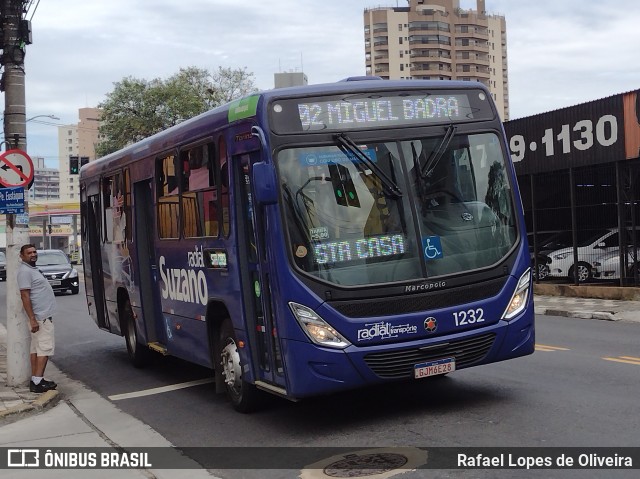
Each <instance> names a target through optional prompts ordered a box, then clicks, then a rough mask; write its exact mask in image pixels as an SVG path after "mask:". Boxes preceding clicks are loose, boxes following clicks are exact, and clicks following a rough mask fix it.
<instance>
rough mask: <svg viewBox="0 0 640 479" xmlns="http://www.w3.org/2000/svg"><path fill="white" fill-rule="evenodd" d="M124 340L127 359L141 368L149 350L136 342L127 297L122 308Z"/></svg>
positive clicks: (133, 321) (133, 323) (132, 316)
mask: <svg viewBox="0 0 640 479" xmlns="http://www.w3.org/2000/svg"><path fill="white" fill-rule="evenodd" d="M122 314H123V321H122V324H123V327H124V340H125V342H126V343H127V353H128V354H129V360H130V361H131V363H132V364H133V365H134V366H135V367H136V368H141V367H143V366H145V365H146V364H147V363H148V360H149V353H150V351H149V350H148V349H146V348H145V347H144V346H143V345H141V344H140V343H139V342H138V332H137V331H136V320H135V316H134V315H133V309H132V308H131V303H130V302H129V300H128V299H127V301H126V303H125V304H124V307H123V308H122Z"/></svg>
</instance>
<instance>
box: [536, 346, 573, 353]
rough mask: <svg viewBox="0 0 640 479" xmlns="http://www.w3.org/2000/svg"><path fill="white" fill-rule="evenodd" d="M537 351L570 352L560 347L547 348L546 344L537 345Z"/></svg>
mask: <svg viewBox="0 0 640 479" xmlns="http://www.w3.org/2000/svg"><path fill="white" fill-rule="evenodd" d="M536 351H546V352H551V351H570V349H569V348H561V347H559V346H547V345H545V344H536Z"/></svg>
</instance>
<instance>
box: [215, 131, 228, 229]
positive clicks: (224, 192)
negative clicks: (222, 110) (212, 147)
mask: <svg viewBox="0 0 640 479" xmlns="http://www.w3.org/2000/svg"><path fill="white" fill-rule="evenodd" d="M216 161H217V163H218V165H220V199H221V203H222V234H223V235H224V237H225V238H228V237H229V232H230V219H229V162H228V160H227V143H226V142H225V140H224V137H223V136H221V137H220V141H219V143H218V156H217V157H216Z"/></svg>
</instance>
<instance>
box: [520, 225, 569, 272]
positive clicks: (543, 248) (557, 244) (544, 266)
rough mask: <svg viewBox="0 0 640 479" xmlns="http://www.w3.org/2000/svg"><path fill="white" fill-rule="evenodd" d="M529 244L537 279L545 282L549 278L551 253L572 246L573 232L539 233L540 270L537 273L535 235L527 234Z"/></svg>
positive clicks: (537, 234) (537, 238)
mask: <svg viewBox="0 0 640 479" xmlns="http://www.w3.org/2000/svg"><path fill="white" fill-rule="evenodd" d="M527 240H528V242H529V255H530V256H531V267H532V268H534V275H535V278H536V279H538V280H543V279H545V278H547V277H548V276H549V263H551V258H549V253H551V252H552V251H555V250H557V249H560V248H565V247H567V246H569V245H571V242H572V241H571V231H560V232H553V231H552V232H538V233H536V235H535V240H536V241H537V243H538V258H537V259H538V270H537V271H535V253H534V243H533V242H534V234H533V233H527Z"/></svg>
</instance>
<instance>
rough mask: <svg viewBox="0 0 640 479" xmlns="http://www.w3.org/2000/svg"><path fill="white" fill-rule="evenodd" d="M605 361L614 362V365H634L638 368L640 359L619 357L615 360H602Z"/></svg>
mask: <svg viewBox="0 0 640 479" xmlns="http://www.w3.org/2000/svg"><path fill="white" fill-rule="evenodd" d="M602 359H604V360H605V361H614V362H616V363H625V364H635V365H636V366H640V358H635V357H633V356H619V357H617V358H602Z"/></svg>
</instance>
